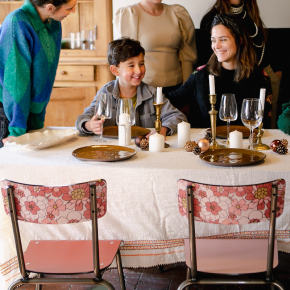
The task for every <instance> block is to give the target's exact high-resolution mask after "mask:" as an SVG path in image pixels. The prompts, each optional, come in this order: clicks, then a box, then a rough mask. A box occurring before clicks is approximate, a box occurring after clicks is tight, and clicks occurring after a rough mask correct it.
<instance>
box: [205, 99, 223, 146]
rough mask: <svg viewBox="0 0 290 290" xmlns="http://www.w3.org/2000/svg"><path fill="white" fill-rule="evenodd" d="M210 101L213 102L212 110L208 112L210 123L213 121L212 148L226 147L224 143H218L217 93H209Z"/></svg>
mask: <svg viewBox="0 0 290 290" xmlns="http://www.w3.org/2000/svg"><path fill="white" fill-rule="evenodd" d="M209 102H210V104H211V110H210V111H209V112H208V113H209V114H210V123H211V134H212V141H211V143H210V147H209V148H210V149H211V150H214V149H223V148H226V146H224V145H220V144H218V142H217V141H216V115H217V113H218V112H217V111H216V109H215V104H216V94H214V95H209Z"/></svg>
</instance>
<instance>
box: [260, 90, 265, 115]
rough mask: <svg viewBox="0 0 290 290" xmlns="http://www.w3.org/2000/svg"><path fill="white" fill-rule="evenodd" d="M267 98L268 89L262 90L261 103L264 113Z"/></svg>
mask: <svg viewBox="0 0 290 290" xmlns="http://www.w3.org/2000/svg"><path fill="white" fill-rule="evenodd" d="M265 97H266V89H260V102H261V106H262V111H264V107H265Z"/></svg>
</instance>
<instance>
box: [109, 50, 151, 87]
mask: <svg viewBox="0 0 290 290" xmlns="http://www.w3.org/2000/svg"><path fill="white" fill-rule="evenodd" d="M113 73H114V75H116V76H118V77H119V84H120V86H123V87H127V88H129V87H137V86H139V85H140V83H141V81H142V79H143V78H144V75H145V63H144V55H143V53H140V54H139V55H138V56H135V57H132V58H130V59H128V60H126V61H124V62H120V63H119V66H118V67H115V71H114V72H113Z"/></svg>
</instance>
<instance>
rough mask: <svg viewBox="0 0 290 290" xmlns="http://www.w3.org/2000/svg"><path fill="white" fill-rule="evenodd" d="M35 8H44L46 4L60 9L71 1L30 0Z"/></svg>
mask: <svg viewBox="0 0 290 290" xmlns="http://www.w3.org/2000/svg"><path fill="white" fill-rule="evenodd" d="M29 1H30V2H31V3H32V4H33V5H34V6H37V7H43V6H44V5H45V4H52V5H53V6H55V7H56V8H57V9H59V8H60V7H61V6H62V5H63V4H66V3H68V2H69V1H70V0H29Z"/></svg>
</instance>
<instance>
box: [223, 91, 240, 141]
mask: <svg viewBox="0 0 290 290" xmlns="http://www.w3.org/2000/svg"><path fill="white" fill-rule="evenodd" d="M219 117H220V119H221V120H222V121H227V145H228V146H229V144H230V141H229V140H230V139H229V136H230V122H231V121H235V120H237V118H238V109H237V103H236V98H235V95H234V94H224V95H222V100H221V104H220V110H219Z"/></svg>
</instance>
